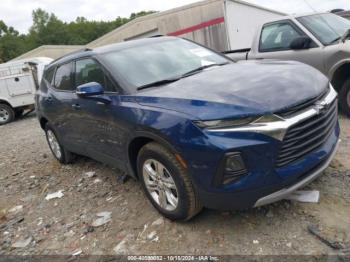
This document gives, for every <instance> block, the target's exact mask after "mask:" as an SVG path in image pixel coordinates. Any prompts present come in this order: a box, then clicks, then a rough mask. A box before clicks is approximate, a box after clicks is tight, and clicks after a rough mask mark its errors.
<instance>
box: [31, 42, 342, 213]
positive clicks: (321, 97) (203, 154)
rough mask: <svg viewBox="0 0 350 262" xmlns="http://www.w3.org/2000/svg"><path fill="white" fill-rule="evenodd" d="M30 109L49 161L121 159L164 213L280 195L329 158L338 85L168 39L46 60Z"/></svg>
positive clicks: (295, 66) (299, 68) (293, 65)
mask: <svg viewBox="0 0 350 262" xmlns="http://www.w3.org/2000/svg"><path fill="white" fill-rule="evenodd" d="M36 109H37V114H38V118H39V121H40V125H41V127H42V128H43V130H45V132H46V137H47V141H48V144H49V146H50V149H51V151H52V153H53V155H54V156H55V157H56V158H57V160H58V161H60V162H61V163H63V164H67V163H70V162H71V161H72V160H73V159H74V156H75V155H84V156H88V157H90V158H93V159H96V160H97V161H101V162H103V163H106V164H109V165H111V166H113V167H118V168H119V169H120V170H122V171H125V172H127V173H128V174H129V175H130V176H132V177H134V178H136V179H138V180H140V181H141V183H142V185H143V188H144V191H145V193H146V195H147V197H148V198H149V200H150V201H151V203H152V204H153V205H154V207H155V208H156V209H157V210H158V211H159V212H160V213H162V214H163V215H164V216H165V217H168V218H170V219H173V220H187V219H190V218H191V217H193V216H194V215H196V214H197V213H198V212H199V211H200V210H201V209H202V207H207V208H214V209H221V210H231V209H246V208H250V207H257V206H261V205H265V204H269V203H272V202H274V201H278V200H281V199H283V198H285V197H286V196H287V195H288V194H290V193H291V192H293V191H295V190H297V189H298V188H300V187H302V186H304V185H306V184H307V183H309V182H311V181H312V180H313V179H315V178H316V177H318V176H319V175H320V174H321V173H322V171H323V170H324V169H325V168H326V167H327V166H328V165H329V163H330V161H331V160H332V158H333V156H334V154H335V152H336V149H337V145H338V138H339V132H340V130H339V124H338V118H337V114H338V113H337V94H336V92H335V91H334V89H333V88H332V86H331V85H330V83H329V81H328V80H327V78H326V77H325V76H324V75H322V74H321V73H320V72H318V71H317V70H316V69H313V68H312V67H310V66H307V65H304V64H301V63H297V62H280V61H248V62H240V63H235V62H234V61H232V60H230V59H229V58H227V57H225V56H224V55H222V54H219V53H217V52H215V51H212V50H210V49H207V48H205V47H203V46H200V45H198V44H195V43H193V42H191V41H188V40H184V39H180V38H175V37H158V38H149V39H142V40H136V41H129V42H124V43H119V44H114V45H110V46H105V47H101V48H97V49H94V50H90V49H86V50H82V51H80V52H78V53H74V54H70V55H68V56H65V57H63V58H60V59H58V60H56V61H54V62H52V63H51V64H50V65H49V66H48V67H47V68H46V70H45V73H44V78H43V80H42V83H41V86H40V89H39V90H38V92H37V94H36Z"/></svg>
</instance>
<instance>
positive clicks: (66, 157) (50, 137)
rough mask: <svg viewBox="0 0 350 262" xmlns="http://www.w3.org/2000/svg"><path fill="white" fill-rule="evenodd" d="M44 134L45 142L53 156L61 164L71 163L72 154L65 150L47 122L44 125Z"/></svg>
mask: <svg viewBox="0 0 350 262" xmlns="http://www.w3.org/2000/svg"><path fill="white" fill-rule="evenodd" d="M45 134H46V140H47V143H48V145H49V148H50V150H51V153H52V154H53V156H54V157H55V158H56V159H57V160H58V161H59V162H60V163H61V164H64V165H66V164H70V163H72V162H73V160H74V155H73V154H72V153H71V152H69V151H68V150H66V149H65V148H64V146H63V145H62V144H61V143H60V142H59V140H58V138H57V135H56V132H55V130H54V129H53V127H52V126H51V125H50V124H49V123H47V124H46V126H45Z"/></svg>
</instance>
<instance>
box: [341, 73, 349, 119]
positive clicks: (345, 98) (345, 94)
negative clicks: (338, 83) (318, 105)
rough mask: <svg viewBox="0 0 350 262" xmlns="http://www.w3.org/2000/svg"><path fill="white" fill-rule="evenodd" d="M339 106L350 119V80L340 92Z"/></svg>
mask: <svg viewBox="0 0 350 262" xmlns="http://www.w3.org/2000/svg"><path fill="white" fill-rule="evenodd" d="M339 104H340V108H341V109H342V111H343V112H344V113H345V114H346V115H347V116H348V117H350V80H348V81H346V82H345V84H344V85H343V87H342V89H341V90H340V92H339Z"/></svg>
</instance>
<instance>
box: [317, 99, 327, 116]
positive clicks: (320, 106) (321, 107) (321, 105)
mask: <svg viewBox="0 0 350 262" xmlns="http://www.w3.org/2000/svg"><path fill="white" fill-rule="evenodd" d="M327 106H328V105H327V103H326V102H325V101H322V102H317V103H316V104H315V107H314V109H315V110H316V112H317V114H318V115H319V114H323V113H325V112H326V111H327Z"/></svg>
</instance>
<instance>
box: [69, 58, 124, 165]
mask: <svg viewBox="0 0 350 262" xmlns="http://www.w3.org/2000/svg"><path fill="white" fill-rule="evenodd" d="M75 69H76V70H75V86H76V87H77V86H79V85H82V84H86V83H90V82H97V83H99V84H101V85H102V86H103V88H104V92H105V93H104V95H105V96H108V97H109V98H110V99H111V100H112V102H111V103H109V104H108V103H104V102H101V101H98V100H96V99H94V98H93V97H90V98H81V97H79V98H78V99H77V109H76V110H77V111H79V118H78V119H77V121H78V122H79V124H78V125H77V127H78V130H79V134H80V136H81V139H82V140H83V141H84V143H85V148H86V152H87V154H88V155H89V156H90V157H92V158H95V159H97V160H101V161H103V162H107V163H109V164H112V165H115V166H120V165H121V164H122V163H125V161H124V159H122V157H123V156H124V154H123V152H124V142H125V139H124V138H123V136H124V135H125V134H126V131H125V130H124V128H123V125H121V124H120V118H119V114H118V111H119V108H120V107H119V95H118V93H117V89H116V88H115V86H114V84H113V83H112V81H111V79H110V78H109V77H108V76H107V74H106V73H105V71H104V70H103V68H102V66H101V65H100V64H99V63H98V62H97V61H96V60H94V59H92V58H85V59H81V60H77V61H76V62H75Z"/></svg>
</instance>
